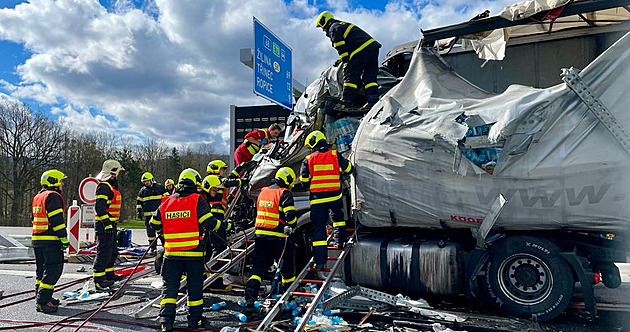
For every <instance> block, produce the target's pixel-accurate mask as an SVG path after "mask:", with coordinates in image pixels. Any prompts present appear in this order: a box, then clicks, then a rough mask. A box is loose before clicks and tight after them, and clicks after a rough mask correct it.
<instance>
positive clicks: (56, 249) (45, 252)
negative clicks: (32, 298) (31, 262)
mask: <svg viewBox="0 0 630 332" xmlns="http://www.w3.org/2000/svg"><path fill="white" fill-rule="evenodd" d="M35 265H36V268H35V277H36V279H35V293H36V295H37V303H39V304H46V302H48V301H50V300H51V299H52V294H53V292H54V291H55V284H56V283H57V281H59V278H60V277H61V273H62V272H63V249H62V247H61V244H51V245H48V246H43V247H35Z"/></svg>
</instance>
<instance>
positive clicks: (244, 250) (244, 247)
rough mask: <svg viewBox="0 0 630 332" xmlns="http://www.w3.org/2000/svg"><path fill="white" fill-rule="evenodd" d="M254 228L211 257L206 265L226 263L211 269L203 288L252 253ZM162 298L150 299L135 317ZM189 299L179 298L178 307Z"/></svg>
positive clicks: (140, 315) (238, 236) (142, 316)
mask: <svg viewBox="0 0 630 332" xmlns="http://www.w3.org/2000/svg"><path fill="white" fill-rule="evenodd" d="M254 230H255V228H253V227H252V228H249V229H247V230H245V231H244V234H240V235H237V236H236V237H235V238H234V239H233V241H232V244H231V245H230V246H229V247H228V248H227V249H225V250H224V251H222V252H221V253H220V254H218V255H216V256H214V257H212V259H210V261H208V262H207V263H206V266H213V265H214V264H216V263H218V262H224V263H225V265H223V266H222V267H221V268H219V269H218V270H216V271H211V272H212V275H210V276H209V277H208V278H206V279H205V280H204V281H203V289H205V288H206V287H208V286H209V285H210V284H211V283H213V282H214V281H215V280H217V279H218V278H219V276H221V274H223V273H225V272H227V271H228V270H230V269H231V268H232V267H234V266H235V265H236V264H238V263H239V262H241V261H243V260H244V259H245V258H246V257H247V255H249V254H251V253H252V251H253V250H254V245H255V243H254V240H253V238H254ZM184 286H186V279H183V280H182V281H181V282H180V288H181V287H184ZM161 299H162V295H160V296H158V297H156V298H154V299H153V300H151V301H149V303H147V304H146V305H145V306H143V307H142V308H141V309H140V310H138V311H137V312H136V313H135V314H134V317H135V318H144V317H146V316H147V315H148V313H149V312H150V311H151V309H152V308H154V307H156V308H159V304H160V300H161ZM187 300H188V294H186V295H185V296H183V297H182V298H180V299H179V300H177V303H176V304H175V306H176V308H179V307H181V306H182V305H184V304H185V303H186V301H187Z"/></svg>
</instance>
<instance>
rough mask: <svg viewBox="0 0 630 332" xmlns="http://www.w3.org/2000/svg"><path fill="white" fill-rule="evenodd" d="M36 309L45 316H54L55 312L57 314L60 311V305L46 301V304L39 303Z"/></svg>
mask: <svg viewBox="0 0 630 332" xmlns="http://www.w3.org/2000/svg"><path fill="white" fill-rule="evenodd" d="M35 309H36V310H37V311H39V312H43V313H45V314H52V313H53V312H57V310H58V309H59V305H58V304H54V303H53V302H52V301H50V300H49V301H46V303H43V304H42V303H37V305H36V307H35Z"/></svg>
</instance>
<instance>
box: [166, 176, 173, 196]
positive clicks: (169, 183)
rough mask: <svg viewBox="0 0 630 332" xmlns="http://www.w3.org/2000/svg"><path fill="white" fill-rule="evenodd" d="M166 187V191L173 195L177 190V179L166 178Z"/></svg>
mask: <svg viewBox="0 0 630 332" xmlns="http://www.w3.org/2000/svg"><path fill="white" fill-rule="evenodd" d="M164 188H166V193H167V194H169V195H172V194H173V193H174V192H175V181H173V179H166V181H164Z"/></svg>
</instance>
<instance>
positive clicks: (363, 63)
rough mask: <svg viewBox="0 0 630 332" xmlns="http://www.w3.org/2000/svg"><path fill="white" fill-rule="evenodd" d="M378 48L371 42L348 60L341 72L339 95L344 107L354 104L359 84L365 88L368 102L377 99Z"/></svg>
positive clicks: (373, 101) (374, 101)
mask: <svg viewBox="0 0 630 332" xmlns="http://www.w3.org/2000/svg"><path fill="white" fill-rule="evenodd" d="M378 49H379V47H378V46H377V44H376V43H372V44H370V45H369V46H368V47H366V48H365V49H363V50H362V51H360V52H358V53H357V54H355V55H354V56H353V57H352V59H351V60H350V61H348V64H347V65H346V68H345V69H344V72H343V93H342V95H341V102H342V103H343V105H345V106H346V108H347V107H352V106H354V98H355V97H356V94H357V90H358V89H359V88H360V87H361V86H363V87H364V88H365V95H366V101H367V102H368V103H376V102H377V101H378V83H377V82H376V77H377V75H378Z"/></svg>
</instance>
